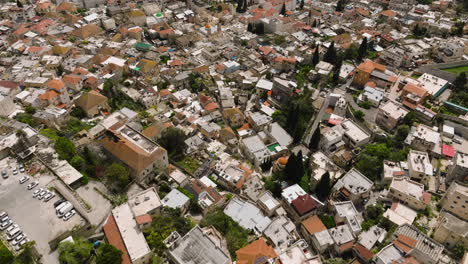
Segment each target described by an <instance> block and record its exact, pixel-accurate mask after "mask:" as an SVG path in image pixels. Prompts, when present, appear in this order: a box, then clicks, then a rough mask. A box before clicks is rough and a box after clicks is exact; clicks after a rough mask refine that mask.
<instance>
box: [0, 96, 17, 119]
mask: <svg viewBox="0 0 468 264" xmlns="http://www.w3.org/2000/svg"><path fill="white" fill-rule="evenodd" d="M15 110H16V106H15V103H14V102H13V100H12V99H11V97H10V96H4V95H1V94H0V116H3V117H7V116H9V115H11V114H12V113H13V112H14V111H15Z"/></svg>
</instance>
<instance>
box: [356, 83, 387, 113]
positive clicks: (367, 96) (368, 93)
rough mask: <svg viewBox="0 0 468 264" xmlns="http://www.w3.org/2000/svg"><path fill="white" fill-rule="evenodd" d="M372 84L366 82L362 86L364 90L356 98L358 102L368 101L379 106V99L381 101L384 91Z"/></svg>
mask: <svg viewBox="0 0 468 264" xmlns="http://www.w3.org/2000/svg"><path fill="white" fill-rule="evenodd" d="M373 86H374V85H372V86H371V85H369V83H368V84H366V86H365V87H364V92H363V93H362V94H360V95H359V96H358V98H357V101H358V103H362V102H366V101H367V102H369V103H370V104H371V105H372V106H374V107H379V105H380V101H382V99H383V97H384V94H385V92H384V91H383V90H382V89H380V88H377V87H373Z"/></svg>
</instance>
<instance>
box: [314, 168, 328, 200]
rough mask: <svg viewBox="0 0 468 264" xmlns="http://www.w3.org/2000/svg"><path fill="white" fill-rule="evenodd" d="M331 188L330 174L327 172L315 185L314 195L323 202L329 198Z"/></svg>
mask: <svg viewBox="0 0 468 264" xmlns="http://www.w3.org/2000/svg"><path fill="white" fill-rule="evenodd" d="M331 188H332V186H331V180H330V173H328V171H327V172H326V173H325V174H324V175H322V178H320V181H319V182H318V183H317V186H316V187H315V193H316V194H317V197H318V198H319V199H320V200H325V199H326V198H328V196H330V193H331Z"/></svg>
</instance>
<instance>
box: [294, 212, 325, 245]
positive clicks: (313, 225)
mask: <svg viewBox="0 0 468 264" xmlns="http://www.w3.org/2000/svg"><path fill="white" fill-rule="evenodd" d="M322 231H327V227H326V226H325V225H324V224H323V223H322V220H320V218H319V217H318V216H317V215H311V216H309V217H308V218H306V219H305V220H303V221H302V222H301V227H300V232H301V233H302V235H303V237H304V238H305V239H306V240H307V241H308V242H309V243H311V244H312V243H313V241H312V236H313V235H314V234H315V233H318V232H322Z"/></svg>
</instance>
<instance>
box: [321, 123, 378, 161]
mask: <svg viewBox="0 0 468 264" xmlns="http://www.w3.org/2000/svg"><path fill="white" fill-rule="evenodd" d="M370 138H371V137H370V134H369V133H367V132H366V131H365V130H364V129H362V128H361V127H359V126H358V125H357V124H356V123H354V122H353V121H351V120H349V119H345V120H343V121H342V122H341V123H340V124H338V125H336V126H334V127H332V128H331V129H330V130H328V132H326V133H325V134H323V136H322V140H321V141H320V146H321V149H322V150H323V151H325V152H326V153H328V152H334V151H335V150H338V149H340V148H341V147H343V146H344V145H345V144H346V145H348V146H349V147H350V148H358V147H362V146H364V145H365V144H367V143H369V141H370Z"/></svg>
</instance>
